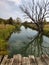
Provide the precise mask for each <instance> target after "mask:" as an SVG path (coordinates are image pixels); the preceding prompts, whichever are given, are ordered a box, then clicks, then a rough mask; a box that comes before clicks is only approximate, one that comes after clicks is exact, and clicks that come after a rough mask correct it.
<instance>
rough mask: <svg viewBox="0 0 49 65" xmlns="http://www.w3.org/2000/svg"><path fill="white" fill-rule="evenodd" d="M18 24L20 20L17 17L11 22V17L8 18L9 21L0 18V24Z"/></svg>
mask: <svg viewBox="0 0 49 65" xmlns="http://www.w3.org/2000/svg"><path fill="white" fill-rule="evenodd" d="M19 23H21V19H20V18H19V17H17V18H16V20H13V18H12V17H10V18H9V19H3V18H0V24H5V25H6V24H10V25H15V24H19Z"/></svg>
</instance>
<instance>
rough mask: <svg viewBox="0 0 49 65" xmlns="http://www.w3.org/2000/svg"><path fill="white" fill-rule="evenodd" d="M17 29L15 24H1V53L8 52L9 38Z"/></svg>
mask: <svg viewBox="0 0 49 65" xmlns="http://www.w3.org/2000/svg"><path fill="white" fill-rule="evenodd" d="M14 29H15V26H13V25H4V24H0V54H2V55H5V54H8V43H7V39H8V37H9V36H10V35H11V33H12V32H13V30H14Z"/></svg>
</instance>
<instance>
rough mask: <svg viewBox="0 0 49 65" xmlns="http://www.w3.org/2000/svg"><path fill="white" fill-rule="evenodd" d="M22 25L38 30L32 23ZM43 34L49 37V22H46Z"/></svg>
mask: <svg viewBox="0 0 49 65" xmlns="http://www.w3.org/2000/svg"><path fill="white" fill-rule="evenodd" d="M22 25H24V26H25V27H29V28H31V29H34V30H37V26H36V25H35V24H34V23H32V22H29V23H28V22H27V21H25V22H24V23H22ZM43 34H44V35H46V36H49V22H47V23H46V22H44V27H43Z"/></svg>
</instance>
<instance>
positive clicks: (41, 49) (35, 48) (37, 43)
mask: <svg viewBox="0 0 49 65" xmlns="http://www.w3.org/2000/svg"><path fill="white" fill-rule="evenodd" d="M20 52H21V54H22V55H23V56H28V55H34V56H41V55H42V54H48V55H49V47H46V46H44V44H43V35H42V33H40V34H39V33H38V34H37V35H36V36H35V37H33V39H32V40H31V41H30V42H29V43H28V44H25V46H24V47H22V48H21V50H20Z"/></svg>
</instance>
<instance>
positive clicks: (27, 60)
mask: <svg viewBox="0 0 49 65" xmlns="http://www.w3.org/2000/svg"><path fill="white" fill-rule="evenodd" d="M0 65H49V56H48V55H42V56H41V57H34V56H33V55H29V56H28V57H22V56H21V55H20V54H17V55H14V56H13V58H8V55H5V56H2V55H0Z"/></svg>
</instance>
